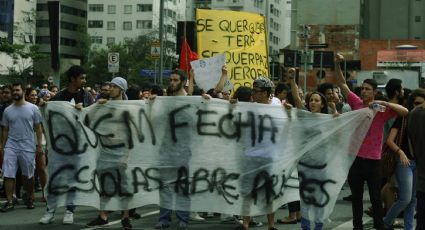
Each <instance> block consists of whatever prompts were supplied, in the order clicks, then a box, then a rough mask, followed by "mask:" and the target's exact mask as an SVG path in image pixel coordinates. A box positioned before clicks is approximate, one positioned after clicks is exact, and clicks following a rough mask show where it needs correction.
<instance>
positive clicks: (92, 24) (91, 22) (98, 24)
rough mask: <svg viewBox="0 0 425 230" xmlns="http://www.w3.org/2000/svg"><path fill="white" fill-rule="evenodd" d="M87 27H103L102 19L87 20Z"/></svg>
mask: <svg viewBox="0 0 425 230" xmlns="http://www.w3.org/2000/svg"><path fill="white" fill-rule="evenodd" d="M88 27H89V28H103V21H102V20H89V22H88Z"/></svg>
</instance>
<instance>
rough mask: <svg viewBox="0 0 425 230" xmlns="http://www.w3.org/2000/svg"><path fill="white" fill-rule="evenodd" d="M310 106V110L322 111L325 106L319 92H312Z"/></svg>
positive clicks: (313, 111)
mask: <svg viewBox="0 0 425 230" xmlns="http://www.w3.org/2000/svg"><path fill="white" fill-rule="evenodd" d="M308 106H309V107H310V112H312V113H320V111H322V108H323V107H324V105H323V101H322V98H321V97H320V95H319V94H316V93H315V94H312V95H311V97H310V101H309V102H308Z"/></svg>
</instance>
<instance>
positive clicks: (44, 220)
mask: <svg viewBox="0 0 425 230" xmlns="http://www.w3.org/2000/svg"><path fill="white" fill-rule="evenodd" d="M53 221H55V214H54V213H51V212H46V214H44V216H43V217H41V219H40V221H38V222H39V223H40V224H50V223H52V222H53Z"/></svg>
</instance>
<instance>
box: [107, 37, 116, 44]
mask: <svg viewBox="0 0 425 230" xmlns="http://www.w3.org/2000/svg"><path fill="white" fill-rule="evenodd" d="M114 44H115V38H114V37H109V38H106V45H114Z"/></svg>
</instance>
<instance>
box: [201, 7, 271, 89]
mask: <svg viewBox="0 0 425 230" xmlns="http://www.w3.org/2000/svg"><path fill="white" fill-rule="evenodd" d="M196 30H197V37H198V55H199V57H200V58H209V57H213V56H215V55H217V54H221V53H224V54H225V55H226V63H227V66H228V71H229V77H230V80H231V81H232V83H233V85H234V89H237V88H238V87H239V86H248V87H251V86H252V82H253V80H254V79H256V78H257V77H259V76H265V77H268V76H269V64H268V53H267V52H268V48H267V39H266V32H267V31H266V26H265V19H264V17H263V16H261V15H258V14H253V13H247V12H238V11H226V10H204V9H196ZM205 90H208V89H205Z"/></svg>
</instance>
